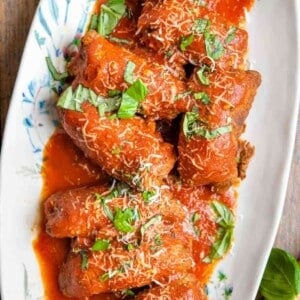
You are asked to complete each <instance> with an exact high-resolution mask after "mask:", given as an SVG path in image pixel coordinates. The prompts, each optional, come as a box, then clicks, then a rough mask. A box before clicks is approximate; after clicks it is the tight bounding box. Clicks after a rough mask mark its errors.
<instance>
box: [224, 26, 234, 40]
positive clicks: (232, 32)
mask: <svg viewBox="0 0 300 300" xmlns="http://www.w3.org/2000/svg"><path fill="white" fill-rule="evenodd" d="M236 31H237V28H236V27H235V26H231V27H230V28H229V31H228V34H227V37H226V39H225V43H226V44H230V43H231V42H232V41H233V40H234V39H235V35H236Z"/></svg>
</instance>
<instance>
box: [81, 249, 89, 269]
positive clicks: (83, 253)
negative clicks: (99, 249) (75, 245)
mask: <svg viewBox="0 0 300 300" xmlns="http://www.w3.org/2000/svg"><path fill="white" fill-rule="evenodd" d="M79 253H80V255H81V270H86V269H87V268H88V267H89V261H88V255H87V253H86V251H85V250H80V252H79Z"/></svg>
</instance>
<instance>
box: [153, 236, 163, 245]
mask: <svg viewBox="0 0 300 300" xmlns="http://www.w3.org/2000/svg"><path fill="white" fill-rule="evenodd" d="M154 243H155V245H156V246H161V245H162V244H163V243H162V239H161V236H160V234H157V235H155V237H154Z"/></svg>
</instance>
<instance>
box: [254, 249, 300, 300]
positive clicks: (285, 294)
mask: <svg viewBox="0 0 300 300" xmlns="http://www.w3.org/2000/svg"><path fill="white" fill-rule="evenodd" d="M260 292H261V294H262V296H264V297H265V298H266V299H267V300H294V299H296V297H297V296H298V295H299V294H300V266H299V264H298V262H297V261H296V259H295V258H294V257H293V256H292V255H291V254H290V253H288V252H285V251H283V250H280V249H277V248H274V249H272V251H271V254H270V257H269V260H268V263H267V266H266V269H265V272H264V275H263V279H262V281H261V284H260Z"/></svg>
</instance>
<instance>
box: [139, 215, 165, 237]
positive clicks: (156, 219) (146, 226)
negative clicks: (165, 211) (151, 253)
mask: <svg viewBox="0 0 300 300" xmlns="http://www.w3.org/2000/svg"><path fill="white" fill-rule="evenodd" d="M161 221H162V216H161V215H156V216H154V217H153V218H151V219H150V220H149V221H148V222H147V223H145V224H143V225H142V226H141V235H142V236H143V235H144V234H145V232H146V231H147V230H148V229H149V228H150V227H151V226H152V225H154V224H156V223H159V222H161Z"/></svg>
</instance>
